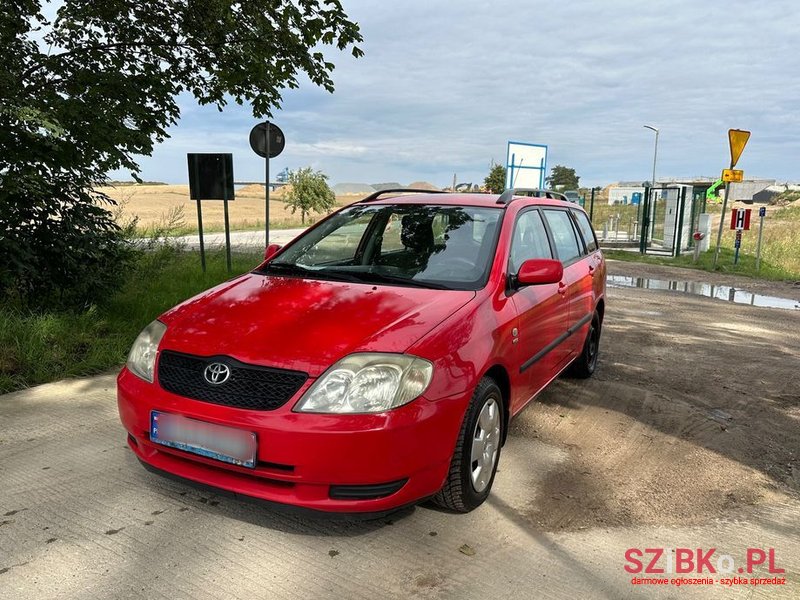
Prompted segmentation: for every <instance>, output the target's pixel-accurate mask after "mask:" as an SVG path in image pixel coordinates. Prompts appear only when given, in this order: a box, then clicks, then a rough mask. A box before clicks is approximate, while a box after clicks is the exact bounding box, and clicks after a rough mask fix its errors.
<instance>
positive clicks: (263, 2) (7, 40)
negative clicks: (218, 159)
mask: <svg viewBox="0 0 800 600" xmlns="http://www.w3.org/2000/svg"><path fill="white" fill-rule="evenodd" d="M41 9H42V2H41V0H10V1H9V2H6V3H4V7H3V10H2V11H1V12H0V298H8V297H10V296H13V297H15V299H16V301H17V302H18V303H19V304H21V305H23V306H34V307H36V306H48V305H62V306H63V305H73V306H74V305H84V304H87V303H90V302H93V301H95V300H96V299H98V298H102V297H104V296H105V295H106V294H107V292H108V291H109V290H110V289H113V288H114V287H115V286H116V285H117V284H118V283H119V279H118V275H119V272H120V271H121V270H123V269H124V268H125V261H126V260H127V257H129V255H130V249H129V248H128V247H126V244H125V242H124V235H123V232H121V231H120V230H119V228H118V227H117V226H116V224H115V223H114V221H113V219H112V218H111V215H110V213H109V211H108V209H107V207H108V205H109V204H112V203H113V201H112V200H111V199H110V198H108V197H107V196H105V195H103V194H99V193H95V192H92V190H93V189H94V188H96V187H97V186H99V185H102V184H103V183H105V182H106V181H107V178H106V173H108V172H109V171H112V170H116V169H130V170H131V171H132V175H133V177H134V178H137V175H136V174H137V173H138V172H139V167H138V165H137V163H136V159H135V157H136V155H149V154H150V153H151V152H152V150H153V146H154V144H155V143H158V142H161V141H162V140H164V138H166V137H167V128H168V127H169V126H170V125H172V124H174V123H175V122H176V121H177V119H178V117H179V114H180V111H179V106H178V103H177V100H176V99H177V96H178V95H179V94H186V95H191V96H193V97H194V98H195V99H196V100H197V101H198V102H199V103H200V104H213V105H216V106H217V107H218V108H219V109H220V110H222V108H223V107H224V106H225V105H226V103H227V102H228V101H229V100H230V99H232V100H233V101H235V102H236V103H238V104H243V103H244V102H248V103H250V104H251V106H252V111H253V114H254V116H256V117H261V116H265V115H270V114H271V111H272V110H273V109H274V108H276V107H279V106H280V103H281V93H282V91H283V90H285V89H286V88H296V87H298V85H299V84H298V77H299V75H300V73H303V74H304V75H305V76H306V77H307V78H308V79H309V80H310V81H311V82H313V83H314V84H316V85H318V86H321V87H323V88H325V89H326V90H328V91H333V81H332V79H331V71H332V70H333V68H334V65H333V64H332V63H330V62H328V60H326V57H325V55H324V54H323V53H322V52H321V51H320V49H321V47H322V46H326V45H327V46H333V47H335V48H336V49H338V50H347V49H350V51H351V53H352V54H353V55H354V56H356V57H358V56H361V54H362V52H361V50H360V49H359V48H358V47H357V46H355V44H357V43H358V42H360V41H361V35H360V33H359V28H358V25H357V24H356V23H354V22H351V21H350V20H349V19H348V18H347V15H346V14H345V13H344V11H343V9H342V7H341V5H340V4H339V2H337V1H329V0H241V1H237V2H235V3H232V2H231V1H230V0H162V1H160V2H138V1H131V0H65V1H64V2H63V3H61V4H60V6H59V8H58V10H57V12H56V16H55V17H54V18H53V19H52V20H49V19H48V18H47V17H45V15H44V14H43V12H42V10H41ZM137 179H138V178H137Z"/></svg>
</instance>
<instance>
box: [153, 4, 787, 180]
mask: <svg viewBox="0 0 800 600" xmlns="http://www.w3.org/2000/svg"><path fill="white" fill-rule="evenodd" d="M345 10H347V11H348V13H349V15H350V16H351V18H353V19H355V20H357V21H358V22H359V23H360V25H361V27H362V31H363V34H364V38H365V42H364V45H363V47H364V50H365V51H366V56H365V57H364V58H362V59H360V60H355V59H353V58H352V57H350V56H348V55H338V54H337V53H335V52H328V54H329V56H330V57H331V60H332V61H333V62H334V63H336V65H337V68H336V70H335V71H334V74H333V77H334V81H335V84H336V92H335V93H334V94H332V95H331V94H328V93H327V92H325V91H323V90H319V89H316V88H314V87H313V86H312V85H311V84H310V83H308V82H305V83H304V84H303V85H301V89H299V90H291V91H288V92H287V93H286V94H285V95H284V102H283V108H282V110H280V111H278V112H277V113H276V115H275V121H276V123H278V124H279V125H280V127H281V128H282V129H283V131H284V133H285V134H286V139H287V144H286V150H285V151H284V153H283V154H282V155H281V156H280V157H278V158H277V159H275V160H274V161H273V162H274V167H273V168H274V169H275V170H273V172H277V170H279V169H281V168H283V167H284V166H287V167H289V168H297V167H300V166H304V165H306V164H309V163H311V164H312V166H314V167H315V168H319V169H322V170H324V171H325V172H326V173H328V174H329V175H330V177H331V180H332V181H333V182H336V181H366V182H370V181H384V180H385V181H390V180H397V181H401V182H410V181H413V180H420V179H427V180H430V181H432V182H434V183H437V184H440V185H443V184H445V183H446V182H448V181H450V180H452V176H453V173H454V172H455V173H458V178H459V180H461V181H480V180H482V178H483V177H484V176H485V174H486V172H487V171H488V165H489V163H490V161H491V160H492V159H494V160H496V161H503V160H504V159H505V150H506V142H507V141H508V140H509V139H515V140H527V141H531V142H537V143H543V144H547V145H548V147H549V157H548V163H549V164H550V165H551V166H552V165H554V164H566V165H568V166H571V167H574V168H575V169H576V170H577V172H578V174H579V175H581V176H582V182H585V183H586V184H602V183H607V182H610V181H615V180H620V179H640V178H641V179H647V178H649V174H650V170H651V168H652V152H653V134H652V132H650V131H647V130H645V129H643V127H642V126H643V125H644V124H651V125H654V126H656V127H659V128H660V130H661V134H660V136H659V161H658V174H659V175H660V176H687V175H689V176H691V175H699V174H705V175H715V174H716V173H717V172H719V171H720V170H721V169H722V168H723V167H724V166H726V164H725V163H726V161H727V160H728V159H727V157H728V150H727V135H726V132H727V129H728V128H731V127H734V128H743V129H751V130H752V132H753V136H752V138H751V142H750V144H749V146H748V148H747V149H746V150H745V153H744V155H743V157H742V161H741V163H740V165H741V167H742V168H744V169H745V173H746V175H751V174H752V175H760V176H768V177H776V178H779V179H800V174H798V172H797V165H796V160H797V156H798V155H800V148H798V139H800V138H799V137H798V134H800V117H799V116H798V111H797V108H798V98H800V80H798V78H797V75H798V71H799V69H798V67H800V53H798V52H796V49H795V47H794V46H795V41H794V40H795V39H796V38H795V36H796V32H797V31H798V30H800V11H798V10H797V8H796V7H795V6H794V4H793V3H791V2H783V1H772V2H770V3H768V4H767V3H764V4H763V5H757V4H755V3H753V2H744V1H739V2H736V1H734V2H721V1H718V0H714V1H710V2H704V3H698V2H694V1H689V0H683V1H677V2H670V3H655V2H651V3H642V2H631V1H625V2H622V1H606V2H602V3H598V2H569V3H563V2H562V3H553V2H543V1H535V2H519V1H518V0H517V1H516V2H510V1H501V2H491V3H490V2H485V1H481V2H479V1H474V0H462V1H461V2H458V3H442V2H431V1H430V0H427V1H417V0H409V1H405V2H402V3H385V2H380V3H377V2H368V1H366V0H362V1H352V2H345ZM181 105H182V106H183V107H185V109H184V113H183V115H184V116H183V118H182V120H181V122H180V123H179V124H178V125H177V126H176V127H174V128H173V129H172V130H171V133H172V138H171V139H170V140H168V141H167V142H165V143H164V144H162V145H160V146H159V147H158V148H157V149H156V151H155V153H154V156H153V157H152V158H145V159H143V160H142V166H143V175H144V177H145V178H146V179H164V180H167V181H185V180H186V177H187V175H186V166H185V163H186V159H185V153H186V152H190V151H198V152H200V151H214V150H212V148H214V149H216V148H219V149H220V151H232V152H234V159H235V161H236V162H235V168H236V171H237V177H241V178H245V179H254V178H256V177H258V176H259V174H261V173H263V162H262V161H260V159H258V157H256V156H255V155H254V154H253V153H252V151H251V150H250V149H249V146H248V144H247V134H248V132H249V129H250V127H252V125H254V124H255V120H254V119H253V118H252V117H251V116H250V115H249V112H248V110H247V107H238V106H235V105H230V106H229V107H227V108H226V110H225V112H223V113H219V112H217V111H216V110H215V109H213V108H208V107H202V108H201V107H196V106H193V102H192V101H191V99H189V98H182V99H181Z"/></svg>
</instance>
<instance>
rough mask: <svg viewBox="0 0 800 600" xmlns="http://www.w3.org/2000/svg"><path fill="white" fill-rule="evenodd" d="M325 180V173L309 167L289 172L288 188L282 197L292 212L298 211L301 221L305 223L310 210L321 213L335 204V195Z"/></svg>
mask: <svg viewBox="0 0 800 600" xmlns="http://www.w3.org/2000/svg"><path fill="white" fill-rule="evenodd" d="M327 180H328V176H327V175H325V174H324V173H322V172H321V171H314V170H313V169H312V168H311V167H306V168H304V169H298V170H297V171H291V172H290V173H289V189H288V191H287V192H286V195H284V197H283V199H284V201H285V202H286V208H291V209H292V214H294V213H295V212H296V211H297V210H299V211H300V222H301V223H303V224H305V222H306V215H308V214H309V213H310V212H311V211H312V210H313V211H314V212H318V213H321V212H325V211H329V210H331V209H332V208H333V207H334V206H335V205H336V195H335V194H334V193H333V190H331V188H330V187H328V183H327Z"/></svg>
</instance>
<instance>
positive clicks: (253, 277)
mask: <svg viewBox="0 0 800 600" xmlns="http://www.w3.org/2000/svg"><path fill="white" fill-rule="evenodd" d="M474 297H475V292H472V291H451V290H429V289H422V288H410V287H399V286H387V285H372V284H360V283H347V282H339V281H324V280H314V279H301V278H293V277H276V276H267V275H259V274H254V273H253V274H248V275H244V276H242V277H240V278H237V279H234V280H232V281H229V282H226V283H224V284H221V285H219V286H217V287H215V288H212V289H210V290H208V291H207V292H204V293H203V294H200V295H198V296H195V297H194V298H191V299H190V300H187V301H186V302H184V303H182V304H180V305H178V306H176V307H175V308H173V309H172V310H170V311H168V312H167V313H165V314H164V315H162V316H161V318H160V320H161V321H163V322H164V323H165V324H166V325H167V331H166V333H165V335H164V338H163V339H162V342H161V346H160V347H161V349H162V350H163V349H170V350H176V351H178V352H185V353H188V354H195V355H201V356H214V355H227V356H231V357H234V358H236V359H238V360H240V361H242V362H246V363H251V364H258V365H265V366H273V367H279V368H284V369H296V370H300V371H305V372H307V373H309V374H310V375H311V376H312V377H316V376H318V375H320V374H321V373H322V372H323V371H325V369H327V368H328V367H329V366H331V365H332V364H333V363H334V362H336V361H337V360H339V359H340V358H342V357H344V356H346V355H348V354H350V353H352V352H404V351H405V350H406V349H407V348H408V347H409V346H411V345H412V344H413V343H414V342H415V341H417V340H418V339H419V338H421V337H422V336H423V335H424V334H425V333H427V332H428V331H430V330H431V329H433V328H434V327H435V326H436V325H438V324H439V323H441V322H442V321H443V320H444V319H445V318H446V317H447V316H448V315H450V314H452V313H453V312H455V311H456V310H458V309H459V308H461V307H462V306H464V304H466V303H467V302H469V301H470V300H471V299H472V298H474Z"/></svg>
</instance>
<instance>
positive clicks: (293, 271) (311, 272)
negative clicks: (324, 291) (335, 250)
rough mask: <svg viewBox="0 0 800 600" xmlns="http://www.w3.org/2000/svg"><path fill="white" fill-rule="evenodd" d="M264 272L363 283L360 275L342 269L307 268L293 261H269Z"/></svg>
mask: <svg viewBox="0 0 800 600" xmlns="http://www.w3.org/2000/svg"><path fill="white" fill-rule="evenodd" d="M265 270H266V272H268V273H269V272H270V271H272V272H276V273H281V274H283V273H285V274H287V275H301V276H302V277H306V278H308V279H332V280H334V281H347V282H350V283H363V280H362V279H361V278H360V277H356V276H355V275H352V274H350V273H346V272H343V271H335V270H331V269H307V268H305V267H301V266H300V265H298V264H294V263H270V264H268V265H267V266H266V269H265Z"/></svg>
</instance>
